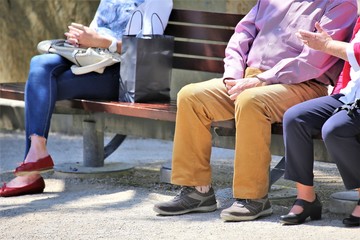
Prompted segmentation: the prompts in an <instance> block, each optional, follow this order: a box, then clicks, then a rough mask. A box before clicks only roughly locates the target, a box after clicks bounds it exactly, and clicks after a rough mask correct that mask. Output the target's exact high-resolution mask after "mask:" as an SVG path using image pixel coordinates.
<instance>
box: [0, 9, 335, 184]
mask: <svg viewBox="0 0 360 240" xmlns="http://www.w3.org/2000/svg"><path fill="white" fill-rule="evenodd" d="M243 16H244V15H240V14H232V13H213V12H204V11H193V10H180V9H174V10H173V11H172V13H171V16H170V21H169V24H168V26H167V28H166V32H165V33H166V34H167V35H173V36H174V37H175V46H174V58H173V69H177V70H180V71H190V73H191V72H193V71H194V72H207V73H214V74H215V75H216V74H218V76H221V75H222V73H223V71H224V63H223V58H224V52H225V47H226V44H227V42H228V40H229V39H230V37H231V35H232V34H233V32H234V27H235V26H236V24H237V23H238V22H239V21H240V20H241V18H242V17H243ZM204 80H207V79H204ZM0 98H5V99H12V100H20V101H23V100H24V83H8V84H1V85H0ZM55 113H61V114H72V115H73V119H74V124H75V126H79V127H82V129H83V140H84V141H83V145H84V147H83V165H84V166H85V167H102V166H104V160H105V159H106V158H107V157H108V156H109V155H110V154H111V153H112V152H114V151H115V150H116V149H117V148H118V146H119V145H120V144H121V143H122V142H123V140H124V139H125V137H126V136H127V135H130V136H137V137H142V138H154V139H163V140H173V136H174V129H175V116H176V103H175V100H172V101H171V102H169V103H127V102H114V101H93V100H86V99H75V100H70V101H59V102H57V104H56V109H55ZM234 126H235V125H234V121H224V122H215V123H214V124H213V126H212V129H211V130H212V135H213V146H215V147H221V148H228V149H233V148H234V146H235V137H234V133H235V128H234ZM104 132H110V133H115V134H116V135H115V136H114V137H113V139H112V140H111V141H110V142H109V143H108V144H107V145H106V146H104ZM314 141H315V142H314V144H315V158H316V159H317V160H322V161H329V158H328V155H327V152H326V149H325V147H324V145H323V144H322V141H321V139H319V138H317V139H315V140H314ZM271 153H272V154H273V155H279V156H282V155H283V153H284V146H283V139H282V126H281V124H280V123H277V124H273V126H272V143H271ZM283 168H284V161H281V162H280V163H279V164H278V166H276V167H275V168H273V169H272V170H271V177H272V180H271V183H273V182H274V181H276V180H277V179H278V178H279V177H281V176H282V174H283Z"/></svg>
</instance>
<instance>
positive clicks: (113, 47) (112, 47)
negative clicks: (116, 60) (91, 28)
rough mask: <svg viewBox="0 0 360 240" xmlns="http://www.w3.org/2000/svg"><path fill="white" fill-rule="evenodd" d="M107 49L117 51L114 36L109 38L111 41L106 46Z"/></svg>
mask: <svg viewBox="0 0 360 240" xmlns="http://www.w3.org/2000/svg"><path fill="white" fill-rule="evenodd" d="M108 50H109V51H110V52H112V53H115V52H116V51H117V40H116V38H112V39H111V43H110V45H109V47H108Z"/></svg>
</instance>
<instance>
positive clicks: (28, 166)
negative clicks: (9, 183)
mask: <svg viewBox="0 0 360 240" xmlns="http://www.w3.org/2000/svg"><path fill="white" fill-rule="evenodd" d="M53 167H54V162H53V160H52V158H51V156H50V155H49V156H47V157H44V158H40V159H39V160H37V161H36V162H28V163H22V164H21V165H20V166H19V167H17V168H16V169H15V171H14V174H15V175H16V176H25V175H31V174H40V173H44V172H48V171H51V170H52V169H53Z"/></svg>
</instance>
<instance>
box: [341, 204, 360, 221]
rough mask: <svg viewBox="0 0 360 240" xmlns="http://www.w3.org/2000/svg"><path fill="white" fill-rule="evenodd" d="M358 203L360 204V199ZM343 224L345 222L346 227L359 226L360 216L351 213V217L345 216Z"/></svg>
mask: <svg viewBox="0 0 360 240" xmlns="http://www.w3.org/2000/svg"><path fill="white" fill-rule="evenodd" d="M357 205H358V206H360V199H359V201H358V203H357ZM343 224H345V226H346V227H358V226H360V217H355V216H354V215H352V214H350V216H349V217H347V218H344V220H343Z"/></svg>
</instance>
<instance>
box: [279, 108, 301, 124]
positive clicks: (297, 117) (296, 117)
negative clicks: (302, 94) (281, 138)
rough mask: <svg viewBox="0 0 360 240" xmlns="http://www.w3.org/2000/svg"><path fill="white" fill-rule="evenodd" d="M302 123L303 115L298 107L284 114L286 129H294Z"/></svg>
mask: <svg viewBox="0 0 360 240" xmlns="http://www.w3.org/2000/svg"><path fill="white" fill-rule="evenodd" d="M300 122H301V114H300V112H299V111H298V109H297V108H296V107H291V108H289V109H288V110H286V112H285V113H284V116H283V126H284V129H293V128H294V127H295V126H296V125H298V124H299V123H300Z"/></svg>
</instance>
